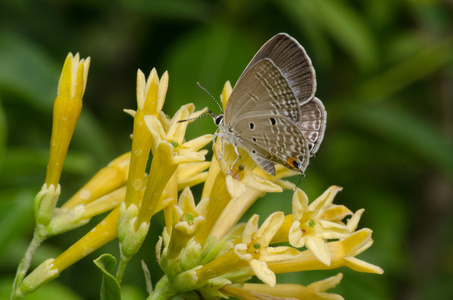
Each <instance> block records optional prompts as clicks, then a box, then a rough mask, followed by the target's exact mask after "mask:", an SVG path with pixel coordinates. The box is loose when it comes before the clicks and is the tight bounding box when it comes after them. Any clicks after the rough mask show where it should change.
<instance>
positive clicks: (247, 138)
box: [232, 113, 310, 175]
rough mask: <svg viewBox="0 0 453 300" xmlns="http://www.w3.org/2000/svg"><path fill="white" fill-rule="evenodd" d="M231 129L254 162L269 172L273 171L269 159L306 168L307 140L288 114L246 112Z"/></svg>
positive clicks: (290, 166)
mask: <svg viewBox="0 0 453 300" xmlns="http://www.w3.org/2000/svg"><path fill="white" fill-rule="evenodd" d="M232 129H233V132H234V134H235V135H236V136H237V137H239V138H238V139H237V140H239V142H238V146H239V147H242V148H244V149H245V150H247V151H248V153H250V155H251V157H252V158H253V160H254V161H255V162H256V164H257V165H258V166H260V167H261V168H262V169H263V170H264V171H266V172H268V173H269V174H272V175H275V168H274V166H273V164H272V163H271V162H276V163H280V164H282V165H284V166H285V167H287V168H290V169H293V170H296V171H298V172H300V173H303V172H304V171H305V169H306V168H307V166H308V160H309V157H310V155H309V153H310V152H309V150H308V144H307V142H306V141H305V137H304V134H303V133H302V131H301V130H300V129H299V127H298V126H297V125H296V124H294V123H293V122H292V121H291V120H289V119H288V118H286V117H284V116H278V115H269V114H261V115H256V114H254V113H248V114H245V115H243V116H242V117H241V118H240V119H239V120H238V121H237V122H236V123H235V124H234V126H233V127H232ZM269 165H272V167H271V166H269Z"/></svg>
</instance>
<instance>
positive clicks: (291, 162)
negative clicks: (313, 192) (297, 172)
mask: <svg viewBox="0 0 453 300" xmlns="http://www.w3.org/2000/svg"><path fill="white" fill-rule="evenodd" d="M288 164H289V165H290V166H292V167H294V168H296V169H299V167H300V165H299V162H298V161H297V160H296V159H295V158H292V157H290V158H288Z"/></svg>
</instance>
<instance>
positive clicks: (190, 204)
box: [166, 188, 207, 259]
mask: <svg viewBox="0 0 453 300" xmlns="http://www.w3.org/2000/svg"><path fill="white" fill-rule="evenodd" d="M206 204H207V199H203V200H201V201H200V203H199V204H198V205H196V206H195V200H194V198H193V195H192V192H191V191H190V189H189V188H185V189H184V191H183V192H182V194H181V196H180V198H179V203H178V205H177V206H174V207H173V210H174V213H173V226H172V230H171V237H170V241H169V243H168V247H167V253H166V254H167V258H168V259H171V258H174V257H176V256H177V255H178V254H179V253H180V252H181V250H182V249H183V248H184V247H185V246H186V244H187V243H188V241H189V240H190V239H191V238H192V237H193V236H194V234H195V233H196V232H197V231H198V230H200V228H201V226H203V225H204V224H205V222H206V219H205V216H206Z"/></svg>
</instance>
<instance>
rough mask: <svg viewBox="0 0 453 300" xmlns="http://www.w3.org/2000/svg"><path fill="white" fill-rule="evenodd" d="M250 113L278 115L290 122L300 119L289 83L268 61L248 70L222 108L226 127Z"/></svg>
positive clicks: (258, 63) (297, 104)
mask: <svg viewBox="0 0 453 300" xmlns="http://www.w3.org/2000/svg"><path fill="white" fill-rule="evenodd" d="M249 112H253V113H254V114H273V115H281V116H285V117H287V118H289V119H290V120H292V121H293V122H297V121H298V120H299V119H300V107H299V101H298V100H297V98H296V96H295V95H294V92H293V90H292V89H291V87H290V85H289V82H288V81H287V80H286V78H285V77H284V76H283V75H282V73H281V72H280V70H279V69H278V68H277V66H276V65H275V64H274V63H273V62H272V61H271V60H270V59H268V58H265V59H262V60H260V61H259V62H257V63H256V64H254V65H253V67H251V68H250V69H248V70H247V71H246V72H245V73H244V74H243V75H242V77H241V79H240V80H239V81H238V83H237V84H236V86H235V87H234V89H233V92H232V93H231V96H230V99H229V100H228V102H227V104H226V107H225V114H224V121H225V125H226V126H227V127H229V126H230V125H233V124H234V123H235V122H236V120H237V119H238V118H241V116H243V115H244V114H246V113H249Z"/></svg>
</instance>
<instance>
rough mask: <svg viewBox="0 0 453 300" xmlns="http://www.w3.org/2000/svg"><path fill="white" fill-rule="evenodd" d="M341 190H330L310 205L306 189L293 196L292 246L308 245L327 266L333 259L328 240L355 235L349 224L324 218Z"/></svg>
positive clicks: (290, 232)
mask: <svg viewBox="0 0 453 300" xmlns="http://www.w3.org/2000/svg"><path fill="white" fill-rule="evenodd" d="M339 191H341V188H340V187H337V186H333V187H330V188H329V189H328V190H327V191H326V192H324V194H322V195H321V196H320V197H318V199H316V200H315V201H313V202H312V203H311V204H310V205H308V198H307V195H306V194H305V193H304V192H303V191H302V190H300V189H297V190H296V191H295V192H294V195H293V220H294V221H293V224H292V226H291V228H290V230H289V236H288V240H289V243H290V244H291V245H292V246H294V247H303V246H306V247H307V248H308V249H309V250H310V251H311V252H312V253H313V255H315V256H316V257H317V258H318V259H319V260H320V261H321V262H322V263H324V264H326V265H330V260H331V258H330V253H329V249H328V247H327V244H326V240H328V239H341V238H345V237H347V236H349V235H350V234H351V232H350V231H349V229H348V227H347V226H346V225H344V224H341V223H338V222H332V221H327V220H324V219H323V215H324V213H325V211H326V210H327V209H328V208H329V206H330V205H331V204H332V201H333V199H334V197H335V195H336V194H337V193H338V192H339Z"/></svg>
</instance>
